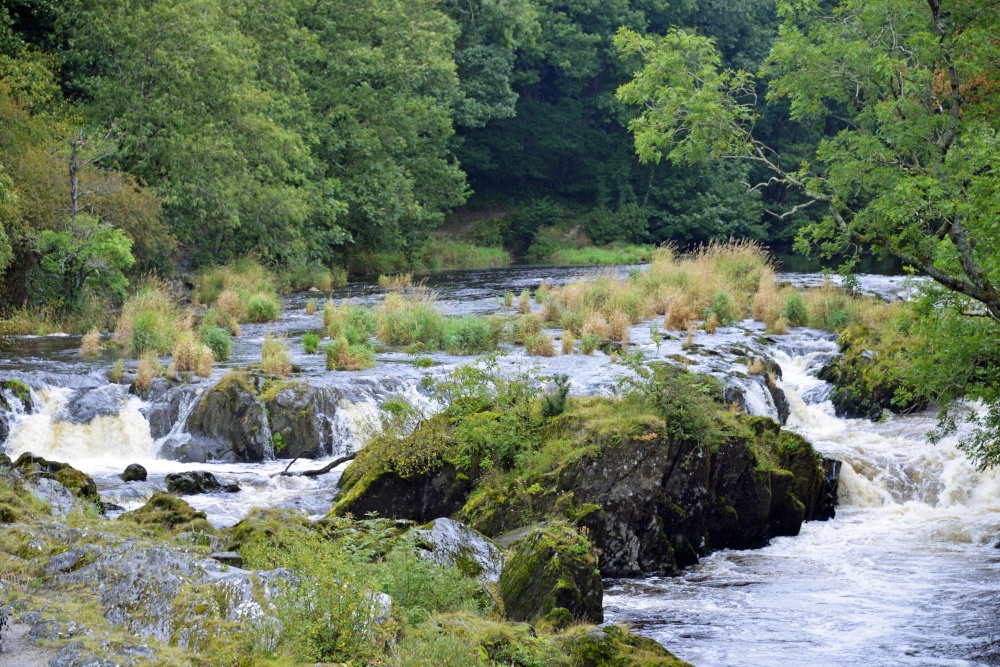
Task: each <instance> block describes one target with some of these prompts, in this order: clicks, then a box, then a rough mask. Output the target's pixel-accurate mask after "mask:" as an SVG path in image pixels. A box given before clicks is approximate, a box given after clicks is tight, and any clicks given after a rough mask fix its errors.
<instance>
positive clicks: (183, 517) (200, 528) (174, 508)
mask: <svg viewBox="0 0 1000 667" xmlns="http://www.w3.org/2000/svg"><path fill="white" fill-rule="evenodd" d="M119 519H121V520H123V521H134V522H135V523H138V524H142V525H147V526H160V527H162V528H167V529H173V528H183V529H184V530H187V531H189V532H201V533H205V532H208V533H214V532H215V529H214V528H213V527H212V524H210V523H209V522H208V521H207V520H206V519H207V515H206V514H205V513H204V512H199V511H197V510H195V508H193V507H191V506H190V505H188V504H187V503H186V502H185V501H183V500H181V499H180V498H178V497H176V496H172V495H170V494H168V493H154V494H153V497H152V498H150V499H149V500H148V501H147V502H146V504H145V505H143V506H142V507H140V508H139V509H137V510H133V511H131V512H126V513H125V514H122V515H121V516H120V517H119Z"/></svg>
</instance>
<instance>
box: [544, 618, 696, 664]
mask: <svg viewBox="0 0 1000 667" xmlns="http://www.w3.org/2000/svg"><path fill="white" fill-rule="evenodd" d="M556 641H557V642H558V643H559V645H560V648H562V650H563V652H565V653H566V654H567V655H568V656H569V657H570V660H571V661H572V664H573V665H574V666H575V667H610V666H611V665H614V666H615V667H619V666H620V667H691V665H690V664H689V663H687V662H684V661H683V660H681V659H680V658H678V657H677V656H675V655H674V654H673V653H671V652H670V651H668V650H667V649H665V648H663V647H662V646H660V645H659V644H658V643H657V642H656V641H654V640H652V639H649V638H647V637H641V636H639V635H633V634H631V633H630V632H629V631H628V628H622V627H619V626H617V625H605V626H600V627H596V628H583V627H581V628H575V629H572V630H570V631H569V632H566V633H565V634H562V635H560V636H559V637H558V638H557V639H556Z"/></svg>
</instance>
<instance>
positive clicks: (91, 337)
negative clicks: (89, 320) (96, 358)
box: [80, 327, 101, 357]
mask: <svg viewBox="0 0 1000 667" xmlns="http://www.w3.org/2000/svg"><path fill="white" fill-rule="evenodd" d="M100 351H101V332H100V331H98V330H97V328H96V327H95V328H93V329H91V330H90V331H88V332H87V333H86V334H85V335H84V337H83V340H81V341H80V356H81V357H86V356H89V355H91V354H97V353H98V352H100Z"/></svg>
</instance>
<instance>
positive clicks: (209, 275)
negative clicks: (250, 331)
mask: <svg viewBox="0 0 1000 667" xmlns="http://www.w3.org/2000/svg"><path fill="white" fill-rule="evenodd" d="M277 284H278V283H277V280H276V279H275V277H274V275H273V274H272V273H271V271H270V270H269V269H268V268H267V267H265V266H264V265H263V264H261V263H260V262H258V261H257V260H256V259H254V258H253V257H244V258H242V259H238V260H236V261H234V262H232V263H230V264H227V265H225V266H217V267H214V268H211V269H207V270H206V271H204V272H202V273H201V274H200V275H199V276H198V278H197V279H196V281H195V295H196V297H197V299H198V300H199V301H200V302H201V303H204V304H207V305H212V304H215V305H216V306H217V308H219V310H221V311H222V312H224V313H226V315H227V316H229V317H230V318H231V319H232V320H233V321H243V322H273V321H275V320H277V319H278V318H279V317H281V299H280V298H279V297H278V290H277Z"/></svg>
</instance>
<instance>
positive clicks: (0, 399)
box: [0, 380, 35, 414]
mask: <svg viewBox="0 0 1000 667" xmlns="http://www.w3.org/2000/svg"><path fill="white" fill-rule="evenodd" d="M12 400H13V401H18V402H19V403H20V404H21V409H22V410H23V411H24V412H25V413H28V414H31V413H32V412H34V411H35V402H34V401H33V400H32V398H31V388H30V387H29V386H28V385H26V384H24V383H23V382H21V381H20V380H0V410H6V411H11V410H14V409H15V408H14V406H13V405H12V404H11V401H12Z"/></svg>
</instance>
